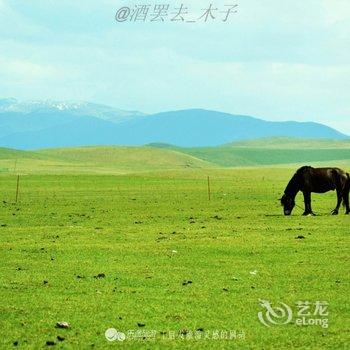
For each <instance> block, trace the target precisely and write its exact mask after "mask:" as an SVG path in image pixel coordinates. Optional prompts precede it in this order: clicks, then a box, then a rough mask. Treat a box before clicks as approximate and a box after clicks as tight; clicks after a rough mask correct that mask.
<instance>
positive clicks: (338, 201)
mask: <svg viewBox="0 0 350 350" xmlns="http://www.w3.org/2000/svg"><path fill="white" fill-rule="evenodd" d="M341 202H342V193H341V191H340V189H337V206H336V207H335V209H333V210H332V215H338V213H339V208H340V205H341Z"/></svg>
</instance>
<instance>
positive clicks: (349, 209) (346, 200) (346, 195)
mask: <svg viewBox="0 0 350 350" xmlns="http://www.w3.org/2000/svg"><path fill="white" fill-rule="evenodd" d="M343 201H344V205H345V208H346V212H345V214H350V206H349V192H348V191H345V192H344V194H343Z"/></svg>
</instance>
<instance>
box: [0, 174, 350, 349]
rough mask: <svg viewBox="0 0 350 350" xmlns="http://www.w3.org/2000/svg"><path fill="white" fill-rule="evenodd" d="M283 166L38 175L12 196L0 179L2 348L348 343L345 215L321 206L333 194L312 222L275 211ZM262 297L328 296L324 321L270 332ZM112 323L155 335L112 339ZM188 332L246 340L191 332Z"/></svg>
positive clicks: (11, 185) (8, 180) (9, 181)
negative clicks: (62, 324)
mask: <svg viewBox="0 0 350 350" xmlns="http://www.w3.org/2000/svg"><path fill="white" fill-rule="evenodd" d="M291 173H292V169H282V168H281V169H278V168H275V169H270V168H252V169H227V170H215V169H206V170H200V169H197V170H194V169H186V170H177V171H166V172H164V171H160V172H154V173H144V174H135V175H120V176H113V175H83V174H82V175H59V176H58V175H40V174H36V175H35V174H34V175H28V176H23V177H22V178H21V186H20V200H19V202H18V203H17V204H14V203H13V201H14V192H15V187H16V179H15V177H14V176H13V175H10V174H7V175H6V174H3V175H1V176H0V181H1V204H0V213H1V216H0V242H1V244H0V249H1V260H2V264H1V267H0V269H1V273H0V281H1V283H0V297H1V299H0V300H1V302H0V310H1V313H0V322H1V323H0V327H1V334H2V337H1V339H0V348H1V349H7V348H9V349H10V348H13V344H14V343H15V344H18V347H19V348H25V349H38V348H43V347H45V344H46V342H47V341H53V342H55V343H56V348H62V349H89V348H96V349H104V348H106V349H107V348H110V347H111V346H113V345H114V346H118V347H120V348H130V349H149V348H152V349H153V348H154V349H171V348H174V349H175V348H177V349H180V348H181V349H183V348H184V349H186V348H191V349H232V348H239V349H272V348H274V349H291V348H294V349H346V348H347V346H348V344H349V340H350V339H349V326H348V323H346V320H347V317H348V314H349V303H348V295H349V292H350V291H349V283H348V282H349V275H348V271H349V234H348V233H349V224H350V217H349V216H345V215H340V216H338V217H334V216H330V215H329V212H330V210H331V209H332V208H333V206H334V194H333V193H330V194H326V195H322V196H316V197H315V201H314V209H315V212H316V213H318V214H319V215H318V216H316V217H306V218H305V217H301V216H300V214H301V210H299V208H296V211H295V213H294V214H295V215H293V216H292V217H288V218H286V217H284V216H282V212H281V208H280V207H279V203H278V198H279V196H280V194H281V191H282V190H283V188H284V185H285V183H286V181H287V180H288V178H289V177H290V175H291ZM207 175H210V177H211V179H212V180H211V185H212V200H211V201H210V202H209V201H208V197H207V188H206V186H207V184H206V176H207ZM298 203H299V204H301V199H300V198H298ZM298 236H302V237H304V238H303V239H297V237H298ZM99 274H100V277H98V276H99ZM102 274H104V275H102ZM103 276H104V277H103ZM189 281H191V282H192V283H189ZM260 299H264V300H269V301H271V303H278V302H279V301H283V302H284V303H287V304H288V305H290V306H291V307H292V309H293V311H294V312H296V306H295V303H296V302H297V301H299V300H308V301H311V302H315V301H319V300H320V301H323V300H325V301H328V302H329V328H328V329H326V328H322V327H320V326H297V325H295V324H292V323H291V324H287V325H280V326H272V327H271V328H267V327H265V326H264V325H262V324H261V323H260V322H259V320H258V318H257V313H258V312H259V311H261V310H262V309H261V306H260V305H259V300H260ZM59 321H66V322H69V324H70V329H66V330H65V329H56V328H55V324H56V322H59ZM143 325H144V326H143ZM110 327H114V328H116V329H118V330H119V331H122V332H125V333H126V334H128V331H129V330H131V331H134V334H138V333H137V332H140V331H141V332H146V333H141V334H146V335H147V334H149V333H147V331H153V330H155V331H157V337H156V339H155V340H152V338H147V337H146V339H144V340H142V339H139V340H129V339H127V340H126V341H125V342H123V343H119V342H118V344H116V343H109V342H108V341H107V340H106V339H105V336H104V332H105V330H106V329H107V328H110ZM196 330H199V331H198V332H199V334H202V335H203V336H204V335H208V334H209V335H210V336H211V337H212V336H213V334H215V333H213V332H215V331H217V330H219V331H230V330H237V331H238V332H241V331H244V334H245V338H244V339H240V338H239V337H238V338H237V339H233V340H227V339H226V340H225V339H224V340H217V339H206V340H205V339H201V340H195V339H191V337H190V334H191V333H190V332H191V331H193V332H195V331H196ZM160 332H165V333H164V334H161V333H160ZM168 332H174V334H176V337H175V339H172V338H171V337H170V336H169V335H170V334H173V333H168ZM179 333H183V334H185V333H187V336H184V335H183V338H184V339H182V338H181V337H180V336H179ZM238 334H239V333H238ZM57 336H61V337H63V338H64V340H63V341H59V340H57ZM16 342H17V343H16Z"/></svg>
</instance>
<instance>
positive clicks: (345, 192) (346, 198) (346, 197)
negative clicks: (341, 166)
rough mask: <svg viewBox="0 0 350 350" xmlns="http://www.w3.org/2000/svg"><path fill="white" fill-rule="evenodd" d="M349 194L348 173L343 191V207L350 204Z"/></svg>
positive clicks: (349, 180)
mask: <svg viewBox="0 0 350 350" xmlns="http://www.w3.org/2000/svg"><path fill="white" fill-rule="evenodd" d="M349 192H350V175H349V173H346V181H345V185H344V189H343V198H344V200H343V205H344V206H346V204H347V203H349Z"/></svg>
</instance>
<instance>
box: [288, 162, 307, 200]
mask: <svg viewBox="0 0 350 350" xmlns="http://www.w3.org/2000/svg"><path fill="white" fill-rule="evenodd" d="M310 169H312V167H311V166H308V165H306V166H302V167H301V168H299V169H298V170H297V171H296V172H295V174H294V175H293V177H292V178H291V179H290V181H289V182H288V185H287V187H286V189H285V190H284V193H285V194H288V195H292V196H293V195H295V194H296V193H297V192H298V190H299V184H300V179H301V175H302V174H303V173H304V172H305V171H307V170H310Z"/></svg>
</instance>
